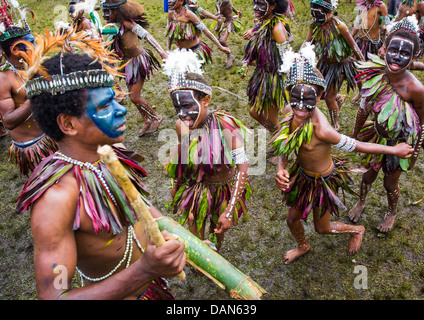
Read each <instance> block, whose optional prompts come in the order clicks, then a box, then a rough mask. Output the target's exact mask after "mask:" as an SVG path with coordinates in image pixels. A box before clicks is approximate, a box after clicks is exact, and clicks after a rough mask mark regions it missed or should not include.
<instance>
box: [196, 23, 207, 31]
mask: <svg viewBox="0 0 424 320" xmlns="http://www.w3.org/2000/svg"><path fill="white" fill-rule="evenodd" d="M196 28H197V29H199V31H200V32H203V30H205V28H206V26H205V24H204V23H203V22H202V21H199V22H198V23H196Z"/></svg>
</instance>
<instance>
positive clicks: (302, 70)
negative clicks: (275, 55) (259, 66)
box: [280, 42, 327, 89]
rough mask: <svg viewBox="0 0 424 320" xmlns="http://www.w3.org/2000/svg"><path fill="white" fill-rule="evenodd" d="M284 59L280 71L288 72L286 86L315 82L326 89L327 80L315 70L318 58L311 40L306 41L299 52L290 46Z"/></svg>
mask: <svg viewBox="0 0 424 320" xmlns="http://www.w3.org/2000/svg"><path fill="white" fill-rule="evenodd" d="M282 60H283V61H284V63H283V64H282V65H281V68H280V72H282V73H286V74H287V78H286V81H285V82H284V86H285V87H289V86H292V85H294V84H299V83H306V84H314V85H317V86H320V87H323V88H324V89H325V88H326V87H327V84H326V82H325V80H324V79H323V78H322V77H320V76H319V75H318V74H317V72H316V71H315V69H316V64H317V60H316V55H315V51H314V45H313V44H311V43H310V42H306V43H305V44H304V45H303V46H302V47H301V48H300V50H299V52H293V50H292V49H291V48H290V50H287V51H286V52H285V53H284V55H283V58H282Z"/></svg>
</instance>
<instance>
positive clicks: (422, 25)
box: [420, 17, 424, 27]
mask: <svg viewBox="0 0 424 320" xmlns="http://www.w3.org/2000/svg"><path fill="white" fill-rule="evenodd" d="M420 27H424V17H421V18H420Z"/></svg>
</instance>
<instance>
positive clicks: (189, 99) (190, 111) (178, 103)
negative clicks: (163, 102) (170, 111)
mask: <svg viewBox="0 0 424 320" xmlns="http://www.w3.org/2000/svg"><path fill="white" fill-rule="evenodd" d="M171 99H172V104H173V105H174V108H175V112H176V113H177V115H178V117H179V118H180V120H181V121H183V122H184V123H185V125H186V126H187V127H188V128H195V127H196V126H197V125H198V121H199V115H200V112H201V106H200V103H199V101H197V100H196V98H195V97H194V94H193V90H177V91H174V92H173V93H172V94H171Z"/></svg>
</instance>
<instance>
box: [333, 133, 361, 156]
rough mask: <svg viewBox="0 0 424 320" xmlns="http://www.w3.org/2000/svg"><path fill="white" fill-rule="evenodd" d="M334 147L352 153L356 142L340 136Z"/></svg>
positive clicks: (342, 135)
mask: <svg viewBox="0 0 424 320" xmlns="http://www.w3.org/2000/svg"><path fill="white" fill-rule="evenodd" d="M334 147H336V148H338V149H340V150H344V151H347V152H352V151H353V150H355V148H356V140H355V139H352V138H350V137H348V136H345V135H344V134H341V139H340V141H339V143H338V144H335V145H334Z"/></svg>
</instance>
